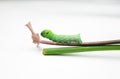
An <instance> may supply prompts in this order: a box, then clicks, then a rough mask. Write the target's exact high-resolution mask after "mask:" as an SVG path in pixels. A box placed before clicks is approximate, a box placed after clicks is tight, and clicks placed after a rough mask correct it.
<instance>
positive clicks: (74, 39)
mask: <svg viewBox="0 0 120 79" xmlns="http://www.w3.org/2000/svg"><path fill="white" fill-rule="evenodd" d="M41 35H42V36H43V37H45V38H48V39H49V40H52V41H54V42H58V43H66V44H71V43H79V44H81V43H82V40H81V38H80V34H76V35H58V34H55V33H53V32H52V31H51V30H48V29H46V30H43V31H42V32H41Z"/></svg>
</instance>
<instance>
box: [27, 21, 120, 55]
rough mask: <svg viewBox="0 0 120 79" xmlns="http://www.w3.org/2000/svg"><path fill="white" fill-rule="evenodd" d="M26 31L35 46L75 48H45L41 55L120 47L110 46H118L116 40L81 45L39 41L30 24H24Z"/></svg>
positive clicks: (119, 46)
mask: <svg viewBox="0 0 120 79" xmlns="http://www.w3.org/2000/svg"><path fill="white" fill-rule="evenodd" d="M26 26H27V27H28V29H29V30H30V31H31V34H32V39H33V43H35V44H37V46H38V45H39V44H49V45H61V46H76V47H67V48H46V49H44V50H43V54H45V55H51V54H63V53H68V52H84V51H97V50H120V45H111V44H120V39H117V40H107V41H96V42H83V43H82V44H78V43H71V44H66V43H58V42H53V41H46V40H41V39H40V37H39V34H38V33H35V32H34V30H33V28H32V25H31V23H30V22H28V23H27V24H26Z"/></svg>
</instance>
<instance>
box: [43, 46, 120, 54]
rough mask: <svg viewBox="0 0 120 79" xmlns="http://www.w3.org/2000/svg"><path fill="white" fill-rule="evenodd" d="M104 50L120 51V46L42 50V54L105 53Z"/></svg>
mask: <svg viewBox="0 0 120 79" xmlns="http://www.w3.org/2000/svg"><path fill="white" fill-rule="evenodd" d="M105 50H120V45H104V46H76V47H61V48H45V49H43V54H44V55H60V54H66V53H75V52H87V51H105Z"/></svg>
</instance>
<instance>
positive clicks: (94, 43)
mask: <svg viewBox="0 0 120 79" xmlns="http://www.w3.org/2000/svg"><path fill="white" fill-rule="evenodd" d="M26 26H27V27H28V29H29V30H30V31H31V33H32V34H35V32H34V31H33V29H32V25H31V23H30V22H29V23H28V24H26ZM39 43H42V44H50V45H61V46H99V45H107V44H120V39H118V40H107V41H96V42H83V43H82V44H78V43H72V44H65V43H64V44H63V43H57V42H52V41H45V40H41V39H39Z"/></svg>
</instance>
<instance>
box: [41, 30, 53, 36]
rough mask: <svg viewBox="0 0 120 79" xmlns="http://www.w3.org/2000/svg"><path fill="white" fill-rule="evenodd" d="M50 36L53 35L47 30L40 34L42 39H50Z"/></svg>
mask: <svg viewBox="0 0 120 79" xmlns="http://www.w3.org/2000/svg"><path fill="white" fill-rule="evenodd" d="M52 34H53V33H52V31H51V30H48V29H45V30H43V31H42V32H41V35H42V36H43V37H45V38H49V37H51V35H52Z"/></svg>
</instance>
